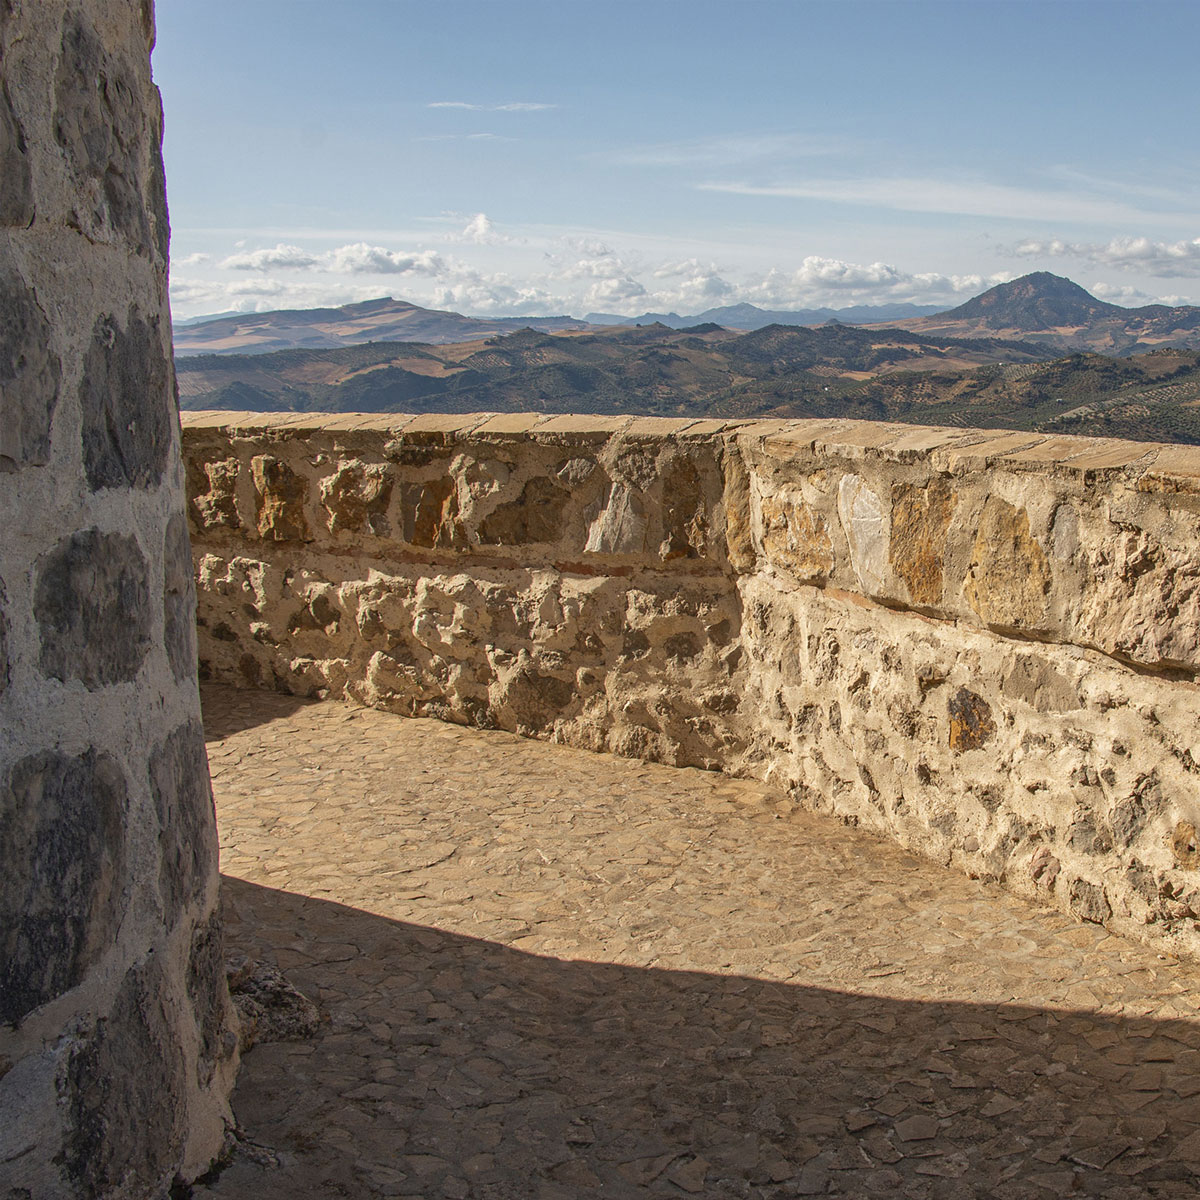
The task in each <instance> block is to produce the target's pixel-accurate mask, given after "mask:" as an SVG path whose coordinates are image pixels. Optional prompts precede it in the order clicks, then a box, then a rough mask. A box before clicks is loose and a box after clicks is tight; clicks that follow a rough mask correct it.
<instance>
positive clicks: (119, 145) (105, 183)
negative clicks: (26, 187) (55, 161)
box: [54, 10, 157, 254]
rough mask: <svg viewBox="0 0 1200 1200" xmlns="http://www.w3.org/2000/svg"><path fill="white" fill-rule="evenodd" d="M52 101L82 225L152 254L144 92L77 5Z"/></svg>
mask: <svg viewBox="0 0 1200 1200" xmlns="http://www.w3.org/2000/svg"><path fill="white" fill-rule="evenodd" d="M54 101H55V109H54V136H55V137H56V139H57V140H58V144H59V146H61V147H62V150H63V153H64V154H65V155H66V158H67V161H68V162H69V163H70V165H71V168H72V170H73V173H74V176H75V181H76V187H77V198H78V204H77V207H76V210H75V214H74V215H75V222H76V225H77V228H78V229H79V230H80V232H82V233H85V234H88V235H90V236H93V237H100V238H103V239H104V240H112V238H113V236H114V235H119V236H121V237H123V238H125V239H126V240H127V241H128V242H129V244H130V245H131V246H132V247H133V248H134V249H135V250H136V251H137V252H138V253H140V254H149V253H150V251H151V249H152V248H155V246H156V244H157V239H156V237H155V233H156V231H154V230H152V228H151V217H152V213H151V211H150V210H148V208H147V205H146V202H145V200H144V198H143V196H142V194H141V189H140V187H139V178H140V175H141V167H142V163H141V161H140V160H141V156H142V153H143V141H144V128H145V125H146V121H147V117H148V116H150V115H151V114H147V112H146V107H145V105H146V96H145V93H144V92H143V90H142V89H141V88H140V87H138V85H137V82H136V80H134V79H133V78H132V77H131V74H130V72H129V70H128V68H127V67H126V65H125V63H124V62H122V61H121V59H120V57H118V56H117V55H115V54H110V53H109V52H108V51H107V50H106V49H105V46H104V44H103V42H102V41H101V39H100V36H99V34H98V33H97V32H96V30H95V29H94V28H93V26H92V25H91V23H90V22H89V21H88V20H87V18H86V16H85V15H84V14H83V13H82V12H81V11H79V10H75V11H73V12H70V13H69V14H68V16H67V20H66V23H65V25H64V27H63V34H62V48H61V53H60V57H59V61H58V71H57V74H56V77H55V81H54ZM153 115H154V116H157V114H153ZM153 215H154V216H157V214H153Z"/></svg>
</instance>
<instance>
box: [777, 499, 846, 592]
mask: <svg viewBox="0 0 1200 1200" xmlns="http://www.w3.org/2000/svg"><path fill="white" fill-rule="evenodd" d="M760 513H761V517H762V548H763V555H764V557H765V558H766V559H767V561H768V562H769V563H771V565H772V566H775V567H778V568H779V569H780V570H782V571H786V572H787V573H788V574H789V575H791V576H793V577H794V578H795V579H797V580H799V581H800V582H801V583H824V582H825V580H827V579H828V578H829V575H830V573H831V572H832V570H833V563H834V558H833V543H832V542H831V541H830V540H829V530H828V528H827V527H826V525H825V518H824V517H823V516H822V515H821V514H820V513H819V512H817V511H816V510H815V509H814V508H813V507H812V505H810V504H806V503H805V501H804V500H803V499H802V498H801V497H800V496H799V495H798V494H796V493H793V492H791V491H788V490H784V491H781V492H778V493H777V494H776V495H774V496H764V497H763V500H762V504H761V506H760Z"/></svg>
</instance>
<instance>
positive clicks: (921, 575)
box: [888, 478, 955, 607]
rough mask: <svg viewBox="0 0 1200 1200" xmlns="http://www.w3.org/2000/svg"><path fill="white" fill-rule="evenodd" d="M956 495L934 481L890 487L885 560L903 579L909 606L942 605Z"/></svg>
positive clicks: (947, 487)
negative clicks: (888, 533) (888, 534)
mask: <svg viewBox="0 0 1200 1200" xmlns="http://www.w3.org/2000/svg"><path fill="white" fill-rule="evenodd" d="M954 504H955V496H954V492H953V491H952V489H951V488H950V486H949V484H948V483H947V482H946V481H945V480H944V479H941V478H935V479H932V480H930V481H929V482H928V483H926V484H924V485H922V486H919V487H918V486H916V485H914V484H911V483H898V484H894V485H893V487H892V528H891V540H890V542H889V543H888V561H889V562H890V563H891V566H892V570H894V571H895V572H896V574H897V575H898V576H899V577H900V578H901V579H903V580H904V583H905V586H906V587H907V588H908V598H909V601H910V602H911V603H912V604H915V605H923V606H928V607H936V606H938V605H940V604H941V603H942V596H943V590H944V588H943V576H944V570H945V561H946V546H947V535H948V534H949V531H950V518H951V516H952V515H953V512H954Z"/></svg>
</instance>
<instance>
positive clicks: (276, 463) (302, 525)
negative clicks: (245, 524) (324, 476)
mask: <svg viewBox="0 0 1200 1200" xmlns="http://www.w3.org/2000/svg"><path fill="white" fill-rule="evenodd" d="M250 471H251V475H252V478H253V479H254V495H255V499H256V502H257V505H256V506H257V511H258V536H259V537H261V538H268V539H270V540H271V541H275V542H305V541H308V540H310V539H309V532H308V515H307V513H306V512H305V508H306V505H307V501H308V480H307V479H305V477H304V476H303V475H302V474H300V473H299V472H298V471H295V470H293V469H292V467H290V466H289V465H288V464H287V463H286V462H284V461H283V460H282V459H280V458H276V457H275V456H274V455H273V454H257V455H255V456H254V458H253V459H252V460H251V462H250Z"/></svg>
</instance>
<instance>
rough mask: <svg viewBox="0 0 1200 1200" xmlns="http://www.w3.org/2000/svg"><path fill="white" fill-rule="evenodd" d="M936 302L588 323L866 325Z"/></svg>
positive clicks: (731, 309)
mask: <svg viewBox="0 0 1200 1200" xmlns="http://www.w3.org/2000/svg"><path fill="white" fill-rule="evenodd" d="M941 311H942V310H941V308H940V307H939V306H938V305H936V304H856V305H853V306H852V307H850V308H800V309H795V310H791V309H788V310H776V309H766V308H758V307H756V306H755V305H753V304H728V305H726V306H725V307H723V308H709V309H705V311H704V312H702V313H697V314H696V315H695V316H694V317H681V316H680V315H679V314H678V313H673V312H670V313H651V312H647V313H642V315H641V316H640V317H619V316H617V315H616V314H615V313H588V315H587V316H586V317H584V320H585V321H587V322H588V323H589V324H591V325H655V324H657V325H665V326H666V327H667V328H668V329H687V328H690V327H692V326H695V325H706V324H713V325H723V326H724V327H725V328H726V329H765V328H766V326H768V325H827V324H828V323H829V322H830V321H836V322H838V323H839V324H842V325H869V324H872V323H879V322H880V321H898V320H903V319H911V318H912V317H924V316H927V315H928V314H930V313H936V312H941Z"/></svg>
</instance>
